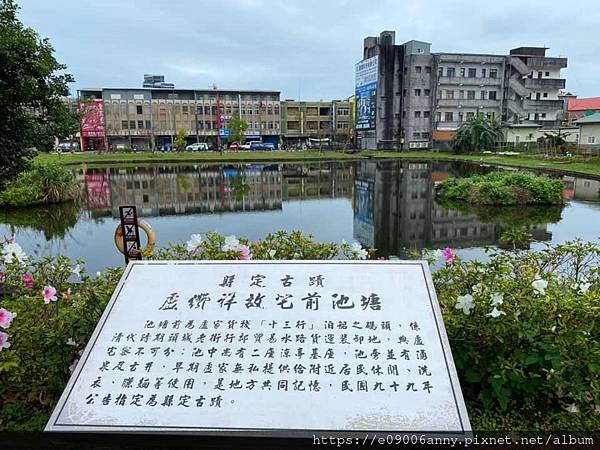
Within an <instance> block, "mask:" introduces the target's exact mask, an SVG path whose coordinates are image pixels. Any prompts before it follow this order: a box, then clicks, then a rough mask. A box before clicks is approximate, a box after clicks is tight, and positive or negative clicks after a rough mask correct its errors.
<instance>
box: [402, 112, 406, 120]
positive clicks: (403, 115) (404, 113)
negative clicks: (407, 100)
mask: <svg viewBox="0 0 600 450" xmlns="http://www.w3.org/2000/svg"><path fill="white" fill-rule="evenodd" d="M405 117H406V111H402V118H403V119H404V118H405Z"/></svg>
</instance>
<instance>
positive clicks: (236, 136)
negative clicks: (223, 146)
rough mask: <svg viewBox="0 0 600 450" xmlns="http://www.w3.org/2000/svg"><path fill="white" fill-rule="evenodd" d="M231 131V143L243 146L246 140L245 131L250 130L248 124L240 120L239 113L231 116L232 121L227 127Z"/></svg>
mask: <svg viewBox="0 0 600 450" xmlns="http://www.w3.org/2000/svg"><path fill="white" fill-rule="evenodd" d="M227 128H228V129H229V138H228V140H229V142H236V143H238V144H241V143H243V142H244V140H245V139H246V136H245V135H244V131H246V130H247V129H248V124H247V123H246V121H245V120H242V119H240V116H239V115H238V114H237V113H233V114H232V115H231V120H230V121H229V124H228V125H227Z"/></svg>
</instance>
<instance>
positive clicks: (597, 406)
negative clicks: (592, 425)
mask: <svg viewBox="0 0 600 450" xmlns="http://www.w3.org/2000/svg"><path fill="white" fill-rule="evenodd" d="M594 411H595V412H596V414H600V405H596V407H595V408H594Z"/></svg>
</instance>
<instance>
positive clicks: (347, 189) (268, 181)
mask: <svg viewBox="0 0 600 450" xmlns="http://www.w3.org/2000/svg"><path fill="white" fill-rule="evenodd" d="M353 174H354V170H353V166H352V165H351V164H342V163H332V164H327V165H321V164H312V165H310V164H309V165H286V166H280V165H277V164H274V165H268V166H261V165H246V166H243V167H238V166H206V167H201V168H197V169H196V168H190V167H147V168H132V169H96V170H87V171H86V172H85V174H84V175H83V179H84V181H85V183H86V188H87V198H88V209H89V210H91V211H92V215H93V216H96V217H98V216H102V215H112V216H113V217H118V216H119V206H120V205H136V206H137V208H138V215H140V216H160V215H169V214H194V213H214V212H227V211H269V210H278V209H281V205H282V201H283V200H286V201H289V200H306V199H318V198H338V197H346V198H351V197H352V191H353V187H354V183H353V180H354V176H353Z"/></svg>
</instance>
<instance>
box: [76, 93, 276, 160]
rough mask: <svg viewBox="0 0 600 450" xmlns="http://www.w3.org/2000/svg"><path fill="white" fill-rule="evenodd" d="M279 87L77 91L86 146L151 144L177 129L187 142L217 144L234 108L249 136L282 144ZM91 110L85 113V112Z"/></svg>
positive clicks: (171, 136) (171, 137) (160, 142)
mask: <svg viewBox="0 0 600 450" xmlns="http://www.w3.org/2000/svg"><path fill="white" fill-rule="evenodd" d="M279 95H280V93H279V92H278V91H260V90H230V89H218V90H217V89H205V90H203V89H176V88H174V87H173V88H168V89H167V88H99V89H82V90H80V91H79V93H78V97H79V101H80V104H81V105H83V108H84V113H85V117H84V118H83V119H82V133H81V139H82V149H84V150H88V149H94V150H96V149H98V148H106V149H109V148H111V147H112V148H133V147H135V148H137V149H139V150H142V149H150V148H155V147H160V146H161V145H163V144H165V143H170V142H172V141H173V140H174V139H175V136H176V134H177V132H178V131H179V130H182V129H183V130H185V131H186V132H187V141H188V143H193V142H210V143H213V144H216V143H217V141H218V136H219V134H221V137H225V133H226V132H225V131H224V130H226V129H227V123H228V121H229V120H230V119H231V115H232V114H233V113H237V114H239V116H240V117H241V119H242V120H245V121H246V122H247V123H248V130H247V131H246V138H247V139H248V140H257V141H262V142H270V143H273V144H274V145H275V146H278V145H279V140H280V135H281V130H280V123H281V104H280V99H279ZM86 111H87V112H86Z"/></svg>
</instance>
